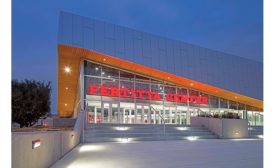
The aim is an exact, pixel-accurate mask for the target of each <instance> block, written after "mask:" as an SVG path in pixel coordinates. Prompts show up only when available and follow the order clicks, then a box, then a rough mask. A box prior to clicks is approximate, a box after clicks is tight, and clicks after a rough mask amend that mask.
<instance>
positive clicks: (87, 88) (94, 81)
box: [84, 76, 101, 95]
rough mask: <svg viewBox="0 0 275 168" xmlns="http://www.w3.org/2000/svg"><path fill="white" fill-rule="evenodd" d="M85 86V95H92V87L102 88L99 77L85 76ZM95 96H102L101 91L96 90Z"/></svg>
mask: <svg viewBox="0 0 275 168" xmlns="http://www.w3.org/2000/svg"><path fill="white" fill-rule="evenodd" d="M84 85H85V95H87V94H88V95H89V94H90V92H89V91H90V86H91V85H96V86H100V85H101V79H100V78H97V77H87V76H85V78H84ZM93 95H100V94H99V89H95V90H94V91H93Z"/></svg>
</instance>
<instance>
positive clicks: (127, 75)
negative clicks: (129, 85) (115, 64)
mask: <svg viewBox="0 0 275 168" xmlns="http://www.w3.org/2000/svg"><path fill="white" fill-rule="evenodd" d="M134 78H135V75H134V74H131V73H128V72H125V71H120V80H128V81H134Z"/></svg>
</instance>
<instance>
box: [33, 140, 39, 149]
mask: <svg viewBox="0 0 275 168" xmlns="http://www.w3.org/2000/svg"><path fill="white" fill-rule="evenodd" d="M40 145H41V140H40V139H37V140H33V141H32V149H35V148H38V147H39V146H40Z"/></svg>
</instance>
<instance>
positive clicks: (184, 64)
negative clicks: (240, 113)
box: [58, 12, 263, 100]
mask: <svg viewBox="0 0 275 168" xmlns="http://www.w3.org/2000/svg"><path fill="white" fill-rule="evenodd" d="M58 43H59V44H64V45H70V46H76V47H82V48H86V49H90V50H94V51H97V52H101V53H104V54H107V55H111V56H114V57H118V58H121V59H124V60H128V61H132V62H135V63H138V64H142V65H145V66H150V67H152V68H155V69H159V70H162V71H166V72H169V73H172V74H175V75H178V76H182V77H185V78H189V79H193V80H196V81H199V82H202V83H206V84H210V85H213V86H216V87H219V88H222V89H226V90H229V91H232V92H236V93H239V94H242V95H246V96H249V97H253V98H256V99H261V100H262V99H263V63H262V62H257V61H253V60H249V59H246V58H242V57H238V56H234V55H231V54H226V53H223V52H219V51H215V50H211V49H207V48H203V47H200V46H196V45H192V44H189V43H185V42H181V41H177V40H172V39H168V38H165V37H160V36H157V35H152V34H149V33H145V32H141V31H137V30H134V29H130V28H126V27H123V26H118V25H114V24H111V23H106V22H102V21H98V20H95V19H90V18H86V17H81V16H78V15H74V14H71V13H67V12H61V13H60V19H59V33H58Z"/></svg>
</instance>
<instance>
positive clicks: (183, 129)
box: [176, 127, 187, 131]
mask: <svg viewBox="0 0 275 168" xmlns="http://www.w3.org/2000/svg"><path fill="white" fill-rule="evenodd" d="M176 129H177V130H179V131H185V130H187V128H186V127H176Z"/></svg>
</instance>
